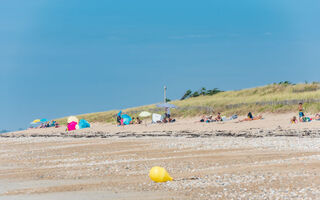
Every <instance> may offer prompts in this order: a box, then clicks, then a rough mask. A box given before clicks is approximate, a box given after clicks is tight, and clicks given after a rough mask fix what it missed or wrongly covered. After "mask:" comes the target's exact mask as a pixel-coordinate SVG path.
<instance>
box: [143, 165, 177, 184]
mask: <svg viewBox="0 0 320 200" xmlns="http://www.w3.org/2000/svg"><path fill="white" fill-rule="evenodd" d="M149 177H150V178H151V180H153V181H154V182H157V183H158V182H167V181H172V180H173V178H172V177H171V176H170V175H169V173H168V172H167V170H166V169H165V168H163V167H158V166H155V167H152V168H151V170H150V172H149Z"/></svg>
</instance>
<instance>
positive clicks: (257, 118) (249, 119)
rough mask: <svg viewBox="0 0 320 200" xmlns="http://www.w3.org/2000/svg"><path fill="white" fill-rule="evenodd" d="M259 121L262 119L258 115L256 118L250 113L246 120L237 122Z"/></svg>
mask: <svg viewBox="0 0 320 200" xmlns="http://www.w3.org/2000/svg"><path fill="white" fill-rule="evenodd" d="M259 119H262V115H258V116H257V117H253V115H252V113H251V112H249V113H248V115H247V118H245V119H243V120H240V121H239V122H244V121H253V120H259Z"/></svg>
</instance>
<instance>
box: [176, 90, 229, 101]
mask: <svg viewBox="0 0 320 200" xmlns="http://www.w3.org/2000/svg"><path fill="white" fill-rule="evenodd" d="M219 92H223V91H222V90H219V89H218V88H213V89H212V90H207V89H206V88H205V87H202V88H201V89H200V90H197V91H194V92H192V90H187V91H186V92H185V93H184V95H183V96H182V97H181V99H180V100H185V99H188V98H191V97H198V96H212V95H214V94H218V93H219Z"/></svg>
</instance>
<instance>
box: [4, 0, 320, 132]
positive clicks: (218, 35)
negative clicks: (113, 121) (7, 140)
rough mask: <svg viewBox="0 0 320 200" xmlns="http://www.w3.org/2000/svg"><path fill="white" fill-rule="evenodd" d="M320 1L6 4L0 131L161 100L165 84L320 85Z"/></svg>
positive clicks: (172, 94) (53, 0) (177, 89)
mask: <svg viewBox="0 0 320 200" xmlns="http://www.w3.org/2000/svg"><path fill="white" fill-rule="evenodd" d="M319 9H320V2H319V1H317V0H307V1H300V0H261V1H257V0H242V1H238V0H216V1H214V0H202V1H188V0H176V1H172V0H171V1H169V0H162V1H150V0H139V1H128V0H127V1H123V0H114V1H111V0H109V1H108V0H106V1H102V0H100V1H98V0H92V1H84V0H68V1H62V0H42V1H39V0H28V1H21V0H20V1H17V0H11V1H4V2H2V3H1V7H0V69H1V73H0V90H1V97H0V129H1V128H5V129H11V130H12V129H17V128H20V127H21V128H26V127H27V126H28V123H29V122H30V121H32V120H33V119H35V118H43V117H46V118H57V117H63V116H68V115H72V114H81V113H88V112H97V111H105V110H110V109H121V108H126V107H133V106H138V105H144V104H152V103H156V102H160V101H161V100H162V99H163V97H162V95H163V92H162V89H163V85H165V84H166V85H167V86H168V97H169V98H170V99H178V98H180V97H181V96H182V95H183V93H184V92H185V91H186V90H187V89H192V90H196V89H199V88H200V87H202V86H205V87H206V88H215V87H217V88H220V89H222V90H234V89H241V88H249V87H255V86H259V85H265V84H269V83H273V82H279V81H284V80H289V81H292V82H304V81H319V73H320V56H319V52H320V26H319V19H320V13H319V12H318V11H319Z"/></svg>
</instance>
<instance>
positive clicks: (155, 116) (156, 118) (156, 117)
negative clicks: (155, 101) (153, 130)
mask: <svg viewBox="0 0 320 200" xmlns="http://www.w3.org/2000/svg"><path fill="white" fill-rule="evenodd" d="M162 120H163V117H162V116H161V115H160V114H157V113H152V123H157V122H159V121H162Z"/></svg>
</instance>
